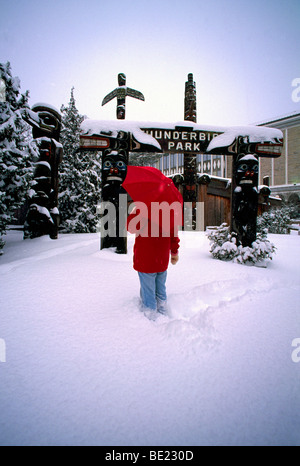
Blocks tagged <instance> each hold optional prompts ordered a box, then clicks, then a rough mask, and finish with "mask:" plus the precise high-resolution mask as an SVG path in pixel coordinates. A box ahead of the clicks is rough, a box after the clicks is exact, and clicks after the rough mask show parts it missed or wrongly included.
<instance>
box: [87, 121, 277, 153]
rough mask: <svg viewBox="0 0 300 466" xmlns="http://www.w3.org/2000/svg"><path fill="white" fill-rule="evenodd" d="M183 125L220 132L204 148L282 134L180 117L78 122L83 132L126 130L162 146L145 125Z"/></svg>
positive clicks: (273, 138) (113, 133) (259, 140)
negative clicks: (165, 120)
mask: <svg viewBox="0 0 300 466" xmlns="http://www.w3.org/2000/svg"><path fill="white" fill-rule="evenodd" d="M178 127H180V128H182V127H184V128H185V127H186V128H187V129H188V130H189V131H210V132H215V133H221V134H219V135H218V136H216V137H214V139H213V140H212V141H211V142H210V143H209V145H208V147H207V152H210V151H212V150H213V149H216V148H222V147H228V146H230V145H231V144H233V143H234V141H235V140H236V138H237V137H239V136H242V137H247V138H249V142H250V143H265V142H269V143H278V142H279V140H280V139H282V138H283V134H282V132H281V130H279V129H277V128H267V127H264V126H263V127H261V126H214V125H202V124H197V123H193V122H191V121H179V122H175V123H165V122H163V123H162V122H153V121H144V122H142V121H128V120H89V119H86V120H84V121H83V122H82V123H81V134H82V135H89V136H92V135H100V134H103V133H107V134H108V133H109V132H110V133H111V134H110V136H112V137H114V136H117V132H118V131H127V132H130V133H132V134H133V135H134V137H135V138H136V139H137V141H139V142H141V143H145V144H152V145H155V146H156V147H157V148H159V149H160V148H161V147H160V144H159V143H158V142H157V140H156V139H155V138H154V137H152V136H151V135H149V134H146V133H145V132H144V131H143V130H144V129H150V128H155V129H168V130H176V128H178Z"/></svg>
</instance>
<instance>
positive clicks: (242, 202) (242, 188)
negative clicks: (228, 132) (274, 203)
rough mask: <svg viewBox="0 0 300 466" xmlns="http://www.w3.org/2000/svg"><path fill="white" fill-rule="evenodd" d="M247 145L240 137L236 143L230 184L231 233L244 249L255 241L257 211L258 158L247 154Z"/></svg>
mask: <svg viewBox="0 0 300 466" xmlns="http://www.w3.org/2000/svg"><path fill="white" fill-rule="evenodd" d="M248 145H249V144H248V141H246V144H245V141H244V138H242V137H240V138H239V140H238V141H237V145H236V147H237V154H236V155H234V156H233V160H232V184H231V231H232V232H234V233H235V234H236V237H237V243H238V244H241V245H242V246H244V247H245V246H251V245H252V243H253V241H255V240H256V221H257V209H258V169H259V157H258V156H257V154H255V153H253V152H249V149H248V147H247V146H248Z"/></svg>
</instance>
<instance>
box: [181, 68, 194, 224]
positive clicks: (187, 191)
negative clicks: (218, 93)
mask: <svg viewBox="0 0 300 466" xmlns="http://www.w3.org/2000/svg"><path fill="white" fill-rule="evenodd" d="M184 119H185V120H186V121H193V122H194V123H196V122H197V108H196V83H195V81H194V79H193V74H192V73H190V74H189V75H188V81H187V82H186V83H185V95H184ZM183 200H184V202H191V203H192V225H191V226H190V227H191V228H192V229H193V230H194V229H195V228H196V210H195V208H196V201H197V155H196V154H193V153H185V154H184V184H183Z"/></svg>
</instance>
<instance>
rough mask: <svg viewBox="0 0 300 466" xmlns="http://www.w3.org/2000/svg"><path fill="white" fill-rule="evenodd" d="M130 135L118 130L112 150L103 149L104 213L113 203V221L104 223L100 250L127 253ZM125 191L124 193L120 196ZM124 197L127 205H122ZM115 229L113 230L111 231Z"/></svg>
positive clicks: (104, 213)
mask: <svg viewBox="0 0 300 466" xmlns="http://www.w3.org/2000/svg"><path fill="white" fill-rule="evenodd" d="M129 144H130V134H129V133H126V132H123V131H119V133H118V136H117V138H116V141H115V144H114V145H115V147H114V148H113V149H107V150H105V151H103V156H102V172H101V175H102V215H106V214H110V211H109V208H110V207H109V204H110V205H113V206H114V213H115V217H113V220H112V223H113V224H111V222H109V223H108V224H107V225H106V228H105V225H103V227H102V231H101V233H102V234H101V246H100V248H101V249H105V248H111V247H115V248H116V253H118V254H127V231H126V220H127V193H126V191H125V190H124V189H123V188H122V186H121V185H122V183H123V181H124V180H125V178H126V174H127V165H128V150H129ZM121 194H123V195H124V196H121V197H120V195H121ZM120 199H123V201H124V205H122V206H121V205H120ZM109 228H112V231H108V230H109Z"/></svg>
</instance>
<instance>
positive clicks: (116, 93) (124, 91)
mask: <svg viewBox="0 0 300 466" xmlns="http://www.w3.org/2000/svg"><path fill="white" fill-rule="evenodd" d="M118 84H119V87H117V88H116V89H115V90H113V91H112V92H110V93H109V94H107V96H106V97H104V99H103V101H102V106H103V105H105V104H107V102H110V101H111V100H112V99H114V98H115V97H116V98H117V119H118V120H125V101H126V96H127V95H128V96H129V97H133V98H135V99H139V100H143V101H144V100H145V97H144V96H143V94H142V93H141V92H139V91H136V90H135V89H131V88H130V87H127V86H126V76H125V74H124V73H119V74H118Z"/></svg>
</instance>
